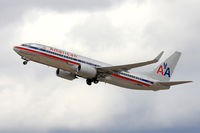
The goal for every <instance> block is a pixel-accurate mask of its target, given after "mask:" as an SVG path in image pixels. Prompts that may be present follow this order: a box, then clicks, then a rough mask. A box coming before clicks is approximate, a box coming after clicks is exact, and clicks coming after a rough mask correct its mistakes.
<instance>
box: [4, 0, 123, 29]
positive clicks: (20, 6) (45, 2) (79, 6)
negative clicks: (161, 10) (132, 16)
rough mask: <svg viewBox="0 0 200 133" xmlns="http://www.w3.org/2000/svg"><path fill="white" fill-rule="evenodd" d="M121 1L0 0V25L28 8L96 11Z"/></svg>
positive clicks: (17, 20) (15, 19)
mask: <svg viewBox="0 0 200 133" xmlns="http://www.w3.org/2000/svg"><path fill="white" fill-rule="evenodd" d="M120 3H122V0H101V1H99V0H57V1H55V0H42V1H41V0H29V1H26V0H15V1H5V0H0V8H1V12H0V18H1V21H0V26H5V25H7V24H12V23H13V22H19V20H21V17H22V15H23V14H25V13H26V12H27V11H29V10H33V9H35V10H55V11H58V12H65V11H68V12H70V11H98V10H104V9H107V8H109V7H112V6H114V5H118V4H120Z"/></svg>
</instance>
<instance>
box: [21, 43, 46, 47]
mask: <svg viewBox="0 0 200 133" xmlns="http://www.w3.org/2000/svg"><path fill="white" fill-rule="evenodd" d="M21 46H24V47H36V48H44V45H42V44H38V43H26V44H22V45H21Z"/></svg>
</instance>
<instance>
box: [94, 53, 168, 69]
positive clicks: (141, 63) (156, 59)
mask: <svg viewBox="0 0 200 133" xmlns="http://www.w3.org/2000/svg"><path fill="white" fill-rule="evenodd" d="M163 53H164V52H163V51H162V52H161V53H160V54H159V55H158V56H157V57H156V58H155V59H153V60H150V61H146V62H140V63H135V64H128V65H120V66H109V67H99V68H97V70H100V71H103V72H120V71H128V70H130V69H132V68H136V67H141V66H146V65H149V64H153V63H156V62H158V61H159V59H160V58H161V56H162V55H163Z"/></svg>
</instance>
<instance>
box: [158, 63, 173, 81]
mask: <svg viewBox="0 0 200 133" xmlns="http://www.w3.org/2000/svg"><path fill="white" fill-rule="evenodd" d="M159 73H161V74H162V75H163V76H166V75H167V76H168V77H169V78H170V68H169V67H168V66H167V63H163V65H160V67H159V68H158V70H157V74H159Z"/></svg>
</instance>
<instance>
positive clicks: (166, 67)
mask: <svg viewBox="0 0 200 133" xmlns="http://www.w3.org/2000/svg"><path fill="white" fill-rule="evenodd" d="M180 56H181V53H180V52H175V53H174V54H172V55H171V56H170V57H169V58H167V59H166V60H165V61H164V62H162V63H161V64H160V65H159V66H158V67H156V68H155V69H154V70H153V71H152V72H150V75H149V76H151V77H152V78H153V79H156V80H159V81H169V80H170V78H171V76H172V73H173V71H174V68H175V67H176V64H177V62H178V60H179V58H180Z"/></svg>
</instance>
